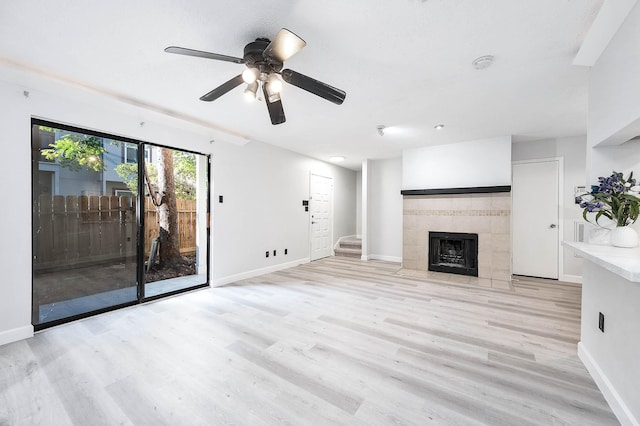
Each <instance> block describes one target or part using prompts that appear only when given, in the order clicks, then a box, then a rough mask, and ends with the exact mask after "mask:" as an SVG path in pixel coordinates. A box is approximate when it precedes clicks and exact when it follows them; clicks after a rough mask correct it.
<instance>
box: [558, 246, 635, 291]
mask: <svg viewBox="0 0 640 426" xmlns="http://www.w3.org/2000/svg"><path fill="white" fill-rule="evenodd" d="M562 244H563V245H564V246H566V247H569V248H570V249H572V250H573V251H575V252H576V253H578V254H579V255H580V256H582V257H583V258H585V259H587V260H589V261H591V262H593V263H595V264H596V265H600V266H602V267H603V268H605V269H606V270H608V271H611V272H613V273H614V274H617V275H620V276H621V277H623V278H625V279H627V280H629V281H633V282H640V247H635V248H620V247H613V246H606V245H596V244H587V243H574V242H568V241H563V242H562Z"/></svg>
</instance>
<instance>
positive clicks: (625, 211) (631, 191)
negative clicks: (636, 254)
mask: <svg viewBox="0 0 640 426" xmlns="http://www.w3.org/2000/svg"><path fill="white" fill-rule="evenodd" d="M580 207H581V208H582V209H583V212H582V217H584V219H585V220H586V221H589V219H588V217H587V215H588V214H589V213H595V222H596V224H598V219H600V218H601V217H602V216H604V217H606V218H607V219H609V220H611V221H613V222H614V223H615V224H616V227H615V228H614V229H613V230H612V231H611V244H612V245H614V246H618V247H635V246H637V245H638V234H637V232H636V231H635V230H634V229H633V228H629V227H628V226H627V225H630V224H632V223H634V222H635V221H636V220H637V219H638V216H639V215H640V186H639V185H638V184H637V182H636V179H635V178H634V177H633V172H631V173H629V176H628V177H627V178H626V179H625V178H624V176H623V174H622V173H619V172H615V171H614V172H612V173H611V176H608V177H599V178H598V185H592V186H591V191H590V192H588V193H586V194H584V195H582V196H581V202H580Z"/></svg>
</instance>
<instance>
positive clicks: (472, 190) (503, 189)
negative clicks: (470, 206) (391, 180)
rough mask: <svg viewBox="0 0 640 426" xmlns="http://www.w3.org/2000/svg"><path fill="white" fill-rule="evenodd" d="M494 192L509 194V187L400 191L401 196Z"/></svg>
mask: <svg viewBox="0 0 640 426" xmlns="http://www.w3.org/2000/svg"><path fill="white" fill-rule="evenodd" d="M496 192H511V185H502V186H472V187H467V188H437V189H403V190H402V191H400V193H401V194H402V195H452V194H491V193H496Z"/></svg>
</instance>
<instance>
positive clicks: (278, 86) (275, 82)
mask: <svg viewBox="0 0 640 426" xmlns="http://www.w3.org/2000/svg"><path fill="white" fill-rule="evenodd" d="M268 82H269V87H270V88H271V90H272V91H273V93H280V92H281V91H282V80H280V77H278V74H276V73H271V74H269V79H268Z"/></svg>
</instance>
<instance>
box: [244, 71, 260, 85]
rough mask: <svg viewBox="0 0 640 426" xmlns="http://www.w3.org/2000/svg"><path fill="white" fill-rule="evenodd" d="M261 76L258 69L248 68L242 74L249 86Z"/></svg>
mask: <svg viewBox="0 0 640 426" xmlns="http://www.w3.org/2000/svg"><path fill="white" fill-rule="evenodd" d="M259 74H260V71H258V69H257V68H247V69H246V70H244V71H243V72H242V80H244V82H245V83H247V84H251V83H253V82H255V81H256V80H257V79H258V75H259Z"/></svg>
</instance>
